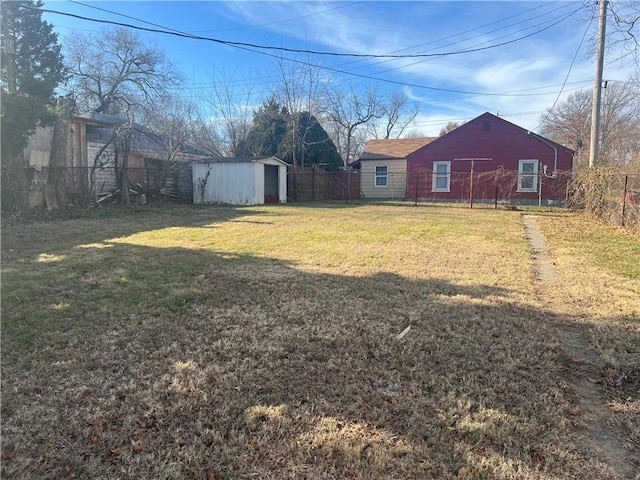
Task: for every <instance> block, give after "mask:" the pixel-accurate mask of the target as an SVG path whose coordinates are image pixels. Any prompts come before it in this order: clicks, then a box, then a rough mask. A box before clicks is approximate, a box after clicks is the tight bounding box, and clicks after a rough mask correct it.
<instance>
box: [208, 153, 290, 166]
mask: <svg viewBox="0 0 640 480" xmlns="http://www.w3.org/2000/svg"><path fill="white" fill-rule="evenodd" d="M265 160H275V161H277V162H279V163H281V164H283V165H287V162H284V161H283V160H280V159H279V158H278V157H276V156H274V155H271V156H263V157H209V158H204V159H201V160H198V161H197V162H198V163H255V162H263V161H265Z"/></svg>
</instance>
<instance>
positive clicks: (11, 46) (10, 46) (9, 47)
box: [2, 10, 17, 93]
mask: <svg viewBox="0 0 640 480" xmlns="http://www.w3.org/2000/svg"><path fill="white" fill-rule="evenodd" d="M2 32H3V34H2V37H3V38H2V43H3V45H2V47H3V50H4V53H5V54H6V56H7V65H6V66H7V90H8V91H9V93H16V90H17V85H16V50H15V42H14V35H15V32H14V29H13V17H11V14H7V11H6V10H5V11H4V12H2Z"/></svg>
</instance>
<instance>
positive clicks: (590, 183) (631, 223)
mask: <svg viewBox="0 0 640 480" xmlns="http://www.w3.org/2000/svg"><path fill="white" fill-rule="evenodd" d="M567 206H569V207H571V208H575V209H583V210H584V211H585V212H586V213H588V214H589V215H592V216H594V217H597V218H599V219H601V220H602V221H604V222H607V223H610V224H612V225H617V226H621V227H624V228H626V229H627V230H629V231H631V232H634V233H636V234H640V173H620V172H618V171H615V170H614V169H611V168H606V167H597V168H593V169H590V170H589V171H587V172H585V173H583V174H581V175H579V176H577V177H576V178H575V179H574V180H573V181H572V182H571V185H570V192H569V201H568V203H567Z"/></svg>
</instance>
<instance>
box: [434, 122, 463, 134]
mask: <svg viewBox="0 0 640 480" xmlns="http://www.w3.org/2000/svg"><path fill="white" fill-rule="evenodd" d="M465 123H467V122H462V121H458V122H448V123H447V124H446V125H445V126H444V127H442V128H441V129H440V133H438V136H439V137H441V136H443V135H446V134H447V133H449V132H452V131H453V130H455V129H456V128H458V127H461V126H462V125H464V124H465Z"/></svg>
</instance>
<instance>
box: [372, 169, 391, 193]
mask: <svg viewBox="0 0 640 480" xmlns="http://www.w3.org/2000/svg"><path fill="white" fill-rule="evenodd" d="M378 168H384V169H385V174H384V175H378ZM378 179H381V180H382V179H384V185H378ZM373 186H374V187H376V188H387V187H389V167H388V166H387V165H374V166H373Z"/></svg>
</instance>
